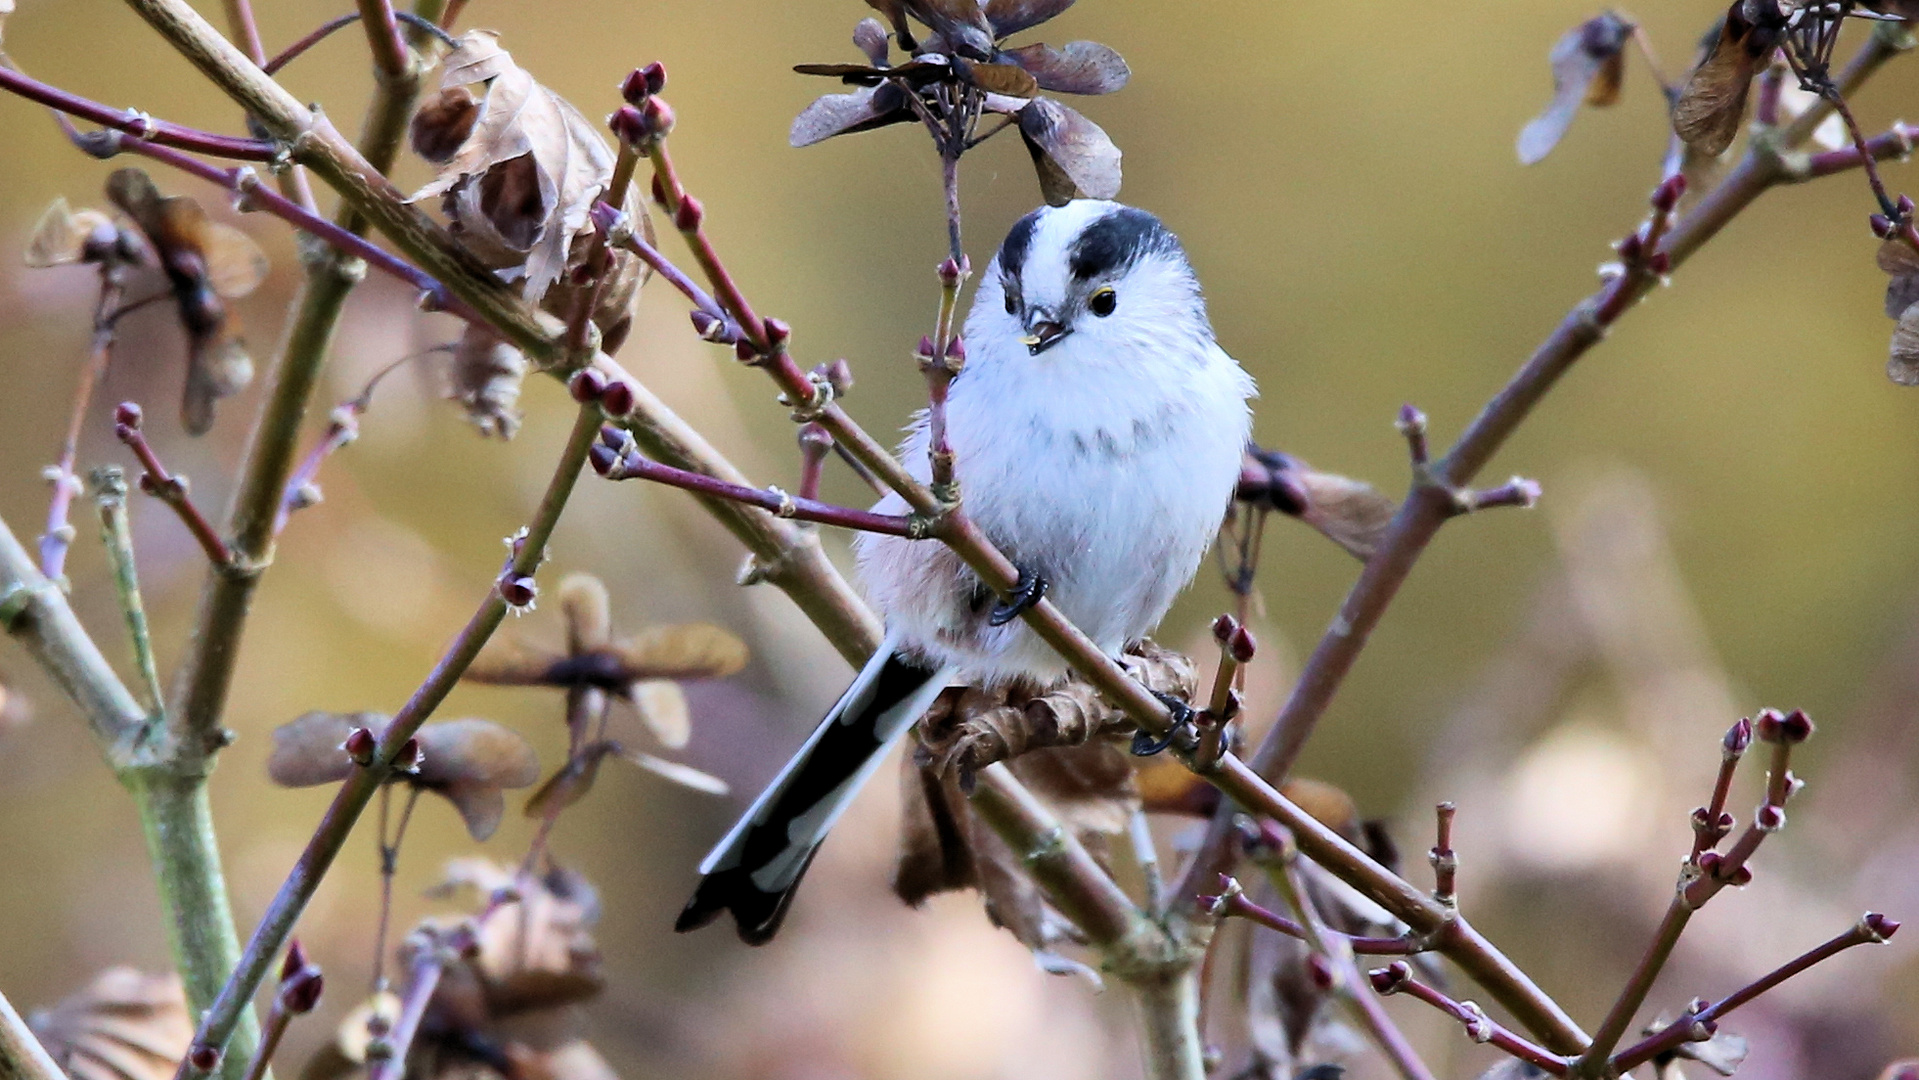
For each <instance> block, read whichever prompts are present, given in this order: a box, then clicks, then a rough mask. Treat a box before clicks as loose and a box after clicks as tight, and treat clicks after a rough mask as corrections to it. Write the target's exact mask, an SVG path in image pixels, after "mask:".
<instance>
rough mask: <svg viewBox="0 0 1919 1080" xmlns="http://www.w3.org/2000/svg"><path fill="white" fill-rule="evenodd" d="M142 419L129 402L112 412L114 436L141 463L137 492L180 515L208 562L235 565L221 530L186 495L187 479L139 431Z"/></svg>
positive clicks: (222, 566) (190, 496) (217, 565)
mask: <svg viewBox="0 0 1919 1080" xmlns="http://www.w3.org/2000/svg"><path fill="white" fill-rule="evenodd" d="M141 420H142V414H141V411H140V406H138V405H136V404H134V403H133V402H131V401H123V402H121V403H120V407H119V409H117V410H116V411H115V412H114V422H113V434H114V437H115V438H118V439H119V440H120V441H121V442H122V443H124V444H125V445H126V448H127V449H129V450H131V451H133V456H134V457H136V458H138V459H139V460H140V468H141V469H142V470H143V471H142V472H141V474H140V490H141V491H144V492H146V493H147V494H148V495H151V496H153V497H154V498H156V499H159V500H160V501H161V502H163V503H166V504H167V506H168V507H169V508H170V509H171V510H172V511H173V512H174V513H175V514H176V515H178V516H179V518H180V522H181V524H183V525H185V526H186V527H187V531H188V532H190V533H192V534H193V539H194V540H196V541H198V542H199V544H200V550H201V551H204V552H206V555H207V560H208V561H209V562H211V563H213V565H214V566H216V567H220V568H227V567H232V566H234V560H233V549H232V548H230V547H228V546H227V542H226V541H225V540H222V539H220V531H219V530H218V529H215V528H214V527H213V523H212V522H211V521H208V520H207V517H206V515H205V514H203V513H201V512H200V507H199V506H198V505H197V504H195V503H194V501H193V496H192V495H190V494H188V493H187V478H186V477H184V476H176V475H174V474H173V473H170V472H168V471H167V467H166V464H165V463H164V462H162V461H161V460H160V455H159V454H157V453H155V452H154V449H153V445H152V444H151V443H149V442H147V437H146V434H145V433H144V432H142V431H141V430H140V423H141Z"/></svg>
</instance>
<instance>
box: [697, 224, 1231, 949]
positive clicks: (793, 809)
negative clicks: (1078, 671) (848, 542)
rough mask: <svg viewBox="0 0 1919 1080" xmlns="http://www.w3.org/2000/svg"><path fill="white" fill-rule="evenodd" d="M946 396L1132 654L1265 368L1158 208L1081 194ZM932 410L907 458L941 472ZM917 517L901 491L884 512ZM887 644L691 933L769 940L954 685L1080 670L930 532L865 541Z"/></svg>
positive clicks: (987, 483)
mask: <svg viewBox="0 0 1919 1080" xmlns="http://www.w3.org/2000/svg"><path fill="white" fill-rule="evenodd" d="M965 337H966V347H967V362H966V367H965V370H964V371H962V372H961V374H960V375H959V377H958V378H957V379H956V380H955V381H954V382H953V384H952V387H951V389H950V392H949V394H948V398H947V407H946V408H947V412H946V423H947V432H948V440H949V441H950V443H951V444H952V448H953V452H954V471H955V474H956V476H957V478H958V480H959V484H960V492H961V498H962V503H963V505H964V507H965V510H966V512H967V514H969V515H970V516H971V517H972V518H973V520H974V521H975V522H976V523H977V524H978V525H979V527H980V529H981V530H982V531H983V532H984V533H985V534H986V536H987V537H988V538H989V539H991V540H992V541H993V543H994V544H995V545H996V546H998V547H999V548H1000V550H1001V551H1003V552H1005V553H1006V555H1007V556H1008V557H1009V558H1011V559H1012V560H1013V562H1014V563H1015V564H1016V565H1018V566H1019V567H1020V568H1021V570H1022V571H1023V572H1025V573H1028V574H1032V575H1037V576H1038V577H1040V578H1042V579H1044V581H1045V582H1046V585H1047V594H1046V595H1047V597H1048V598H1049V599H1051V600H1052V601H1053V602H1054V603H1056V604H1058V605H1059V606H1060V608H1061V610H1062V611H1064V612H1065V614H1066V616H1067V617H1068V618H1070V619H1071V620H1073V622H1075V623H1076V624H1078V625H1079V627H1080V628H1081V629H1082V630H1084V631H1085V632H1086V633H1087V634H1088V635H1090V636H1091V637H1092V639H1093V641H1094V642H1095V643H1097V644H1098V645H1099V647H1100V648H1102V649H1104V650H1106V651H1107V652H1109V653H1113V654H1117V653H1118V652H1119V651H1120V650H1121V649H1122V648H1124V647H1125V646H1126V644H1127V642H1129V641H1131V640H1133V639H1135V638H1138V637H1140V636H1141V635H1143V634H1146V633H1148V632H1149V631H1151V630H1152V629H1153V627H1154V626H1156V625H1157V624H1158V623H1159V620H1160V618H1161V616H1163V615H1165V614H1166V609H1167V608H1168V607H1169V606H1170V605H1171V604H1172V602H1173V598H1174V597H1175V596H1176V595H1177V594H1178V593H1179V591H1180V590H1181V589H1183V588H1185V586H1186V583H1187V582H1188V581H1190V580H1192V577H1193V573H1194V571H1195V570H1197V569H1198V567H1199V561H1200V559H1201V557H1202V556H1204V554H1205V552H1206V548H1207V546H1208V545H1209V544H1210V543H1211V542H1212V539H1213V536H1214V535H1215V533H1216V532H1217V531H1218V529H1219V525H1220V521H1221V519H1222V518H1223V516H1224V515H1225V513H1226V510H1227V508H1228V506H1229V505H1230V503H1231V500H1232V494H1233V488H1234V486H1235V485H1236V484H1237V483H1238V481H1239V466H1240V458H1241V454H1242V453H1243V451H1244V448H1245V445H1246V439H1247V436H1248V434H1249V430H1250V426H1251V416H1250V414H1249V412H1248V410H1247V405H1246V402H1247V399H1248V398H1250V397H1251V396H1252V395H1253V383H1252V380H1251V379H1250V378H1249V377H1248V376H1247V375H1246V373H1245V372H1244V371H1242V370H1241V369H1240V367H1239V365H1238V364H1237V363H1235V362H1234V361H1233V358H1232V357H1230V356H1228V355H1226V353H1225V352H1224V351H1223V350H1222V349H1220V347H1219V345H1218V343H1216V342H1215V341H1214V340H1213V328H1212V324H1211V323H1210V322H1209V321H1208V320H1207V318H1206V302H1205V299H1204V297H1203V296H1202V295H1201V293H1200V289H1199V283H1198V281H1197V280H1195V279H1194V277H1193V272H1192V268H1191V267H1190V266H1189V265H1188V264H1187V261H1186V255H1185V252H1184V251H1183V250H1182V249H1181V248H1180V246H1179V241H1178V240H1176V239H1174V237H1173V235H1172V234H1171V233H1169V232H1167V231H1166V230H1165V228H1164V227H1163V226H1161V225H1160V223H1159V221H1158V219H1156V218H1154V217H1153V216H1152V215H1150V214H1147V213H1145V212H1144V211H1140V210H1134V209H1132V208H1130V207H1124V206H1120V205H1119V204H1117V203H1111V202H1094V201H1079V202H1073V203H1069V204H1067V205H1066V206H1063V207H1049V208H1042V209H1040V210H1036V211H1034V212H1033V213H1032V214H1029V215H1027V216H1026V217H1025V218H1022V219H1021V220H1020V222H1019V224H1017V225H1015V226H1014V227H1013V230H1012V232H1011V233H1010V234H1009V235H1008V237H1007V240H1006V243H1005V244H1003V245H1002V246H1001V248H1000V251H999V254H997V255H996V256H995V257H994V259H993V261H992V263H991V264H990V265H988V266H987V268H986V271H985V273H984V274H983V275H982V276H981V278H980V283H979V289H978V292H977V293H976V295H975V297H974V300H973V308H972V311H971V313H970V314H969V315H968V317H967V320H966V328H965ZM927 439H928V434H927V425H926V417H925V416H924V415H922V416H920V417H919V418H918V419H917V420H916V421H915V423H914V424H913V426H912V427H911V428H910V429H909V431H908V434H907V438H906V442H905V445H904V446H903V448H902V450H901V454H902V456H903V458H904V459H905V461H906V462H907V465H908V468H910V469H911V470H912V472H913V474H914V475H915V476H916V477H918V478H919V479H920V480H921V481H922V482H926V481H927V480H928V479H929V477H930V473H931V468H930V465H929V463H928V461H927V455H926V449H927ZM876 509H878V510H879V511H880V512H882V513H892V514H902V513H905V512H906V510H907V506H906V504H905V502H904V501H903V500H902V499H900V498H899V497H898V496H888V497H887V498H885V499H883V500H881V502H880V504H879V506H878V507H877V508H876ZM857 550H858V555H859V566H860V573H861V577H862V578H863V579H864V581H865V583H866V586H867V591H868V593H869V594H870V596H871V597H872V600H873V602H874V604H875V605H876V606H877V607H878V608H879V610H880V613H881V614H882V615H883V616H884V617H885V619H886V627H887V636H886V643H885V644H884V645H882V646H881V648H880V650H879V652H878V653H877V654H875V656H874V657H873V659H872V661H871V662H870V663H868V664H867V666H866V668H865V670H863V671H861V672H860V674H859V677H858V678H857V679H856V680H854V683H853V686H852V687H851V688H850V689H848V690H847V692H846V694H845V695H844V696H843V697H841V699H840V701H839V703H838V704H836V705H834V707H833V709H832V711H831V712H829V713H828V714H827V716H826V718H825V719H824V720H823V721H821V723H820V725H819V727H817V728H816V729H815V730H814V732H813V734H812V736H811V737H810V738H809V739H808V740H807V742H806V745H805V746H803V747H801V749H800V752H799V753H798V754H797V755H795V756H794V758H793V760H792V761H791V762H789V763H788V764H787V766H786V768H785V769H784V770H782V771H781V773H780V775H779V776H778V777H777V778H775V779H774V781H773V783H772V784H770V785H769V786H768V787H767V789H766V790H765V791H764V792H762V793H761V795H760V796H759V798H758V799H757V800H755V801H754V803H753V805H752V807H750V808H749V809H748V810H747V812H746V814H745V816H744V817H743V818H742V819H741V820H740V821H739V823H738V824H737V825H735V826H734V827H733V829H732V830H731V831H730V832H729V833H728V834H727V836H726V838H725V839H723V840H721V841H720V843H719V845H718V846H717V847H715V848H714V849H713V852H712V853H711V854H710V855H708V856H707V858H706V860H705V861H704V862H703V863H702V864H701V867H700V870H701V873H702V874H704V875H705V876H704V878H703V879H702V880H701V882H700V886H699V888H698V889H697V890H696V891H695V893H694V895H693V898H692V899H691V900H690V901H688V903H687V905H686V908H685V909H684V910H683V911H682V912H681V913H680V918H679V921H678V922H677V923H676V924H675V926H676V929H679V930H690V929H693V928H695V927H698V926H701V925H704V924H705V923H706V922H708V921H710V920H711V919H713V918H714V917H716V916H717V915H718V914H719V913H720V912H721V911H727V910H730V911H731V912H732V913H733V916H734V919H735V921H736V922H737V924H738V929H739V932H740V936H741V937H742V938H744V939H745V940H746V941H748V942H751V943H754V944H758V943H761V942H764V941H766V940H768V939H770V938H771V937H772V936H773V934H774V932H775V931H776V930H777V929H778V928H779V924H780V921H781V919H782V918H784V916H785V912H786V908H787V905H788V904H789V903H790V902H791V900H792V897H793V894H794V890H796V889H797V888H798V887H799V881H800V877H801V875H802V874H804V873H805V871H806V867H807V865H808V864H809V863H810V862H811V860H812V857H813V854H814V852H815V851H817V850H818V847H819V845H820V843H821V842H822V841H823V840H824V839H825V838H826V834H827V831H828V830H830V829H831V828H832V827H833V823H834V822H835V821H836V820H838V818H839V816H840V814H841V813H842V812H844V811H845V809H846V807H847V806H848V805H849V804H850V803H851V802H852V799H853V797H854V795H855V794H856V793H857V792H858V790H859V788H860V786H861V785H862V784H863V783H865V781H866V780H867V778H868V777H870V776H871V775H872V773H873V771H874V769H875V768H876V767H877V765H878V763H879V761H880V759H881V758H882V757H883V756H884V754H885V752H886V750H887V748H888V746H890V745H891V743H892V742H893V741H894V740H896V739H897V738H898V737H899V736H900V735H902V734H904V733H905V732H906V731H907V730H908V729H909V728H910V727H911V726H912V724H913V722H914V721H915V720H917V719H918V718H919V716H920V714H921V713H922V712H924V711H925V709H926V708H927V707H928V705H929V704H930V703H931V702H932V700H933V698H934V697H935V696H936V695H937V694H938V693H939V691H940V690H941V689H942V688H943V687H945V686H946V685H948V683H949V682H952V681H954V680H956V679H957V680H960V681H964V682H969V683H980V684H997V683H1006V682H1011V681H1014V680H1026V681H1028V682H1032V683H1036V684H1039V685H1042V686H1043V685H1045V684H1048V683H1051V682H1053V681H1055V680H1056V679H1057V678H1058V677H1059V676H1060V675H1062V674H1064V672H1065V670H1066V664H1065V662H1064V661H1063V660H1062V659H1061V658H1060V657H1059V656H1058V654H1056V653H1054V652H1053V650H1052V648H1051V647H1050V646H1048V645H1047V644H1046V643H1045V642H1043V641H1042V640H1040V638H1039V637H1038V636H1037V635H1035V634H1034V633H1033V632H1032V631H1030V630H1028V629H1027V628H1026V626H1025V624H1024V623H1023V622H1021V621H1019V620H1013V621H1011V622H1008V623H1006V624H1005V625H1001V626H993V625H991V619H990V615H991V612H992V609H993V606H994V605H995V603H997V602H998V599H999V598H998V597H996V596H994V595H993V593H992V592H991V591H989V590H987V589H986V588H985V587H984V586H982V585H981V584H980V582H979V580H978V578H977V577H975V576H974V574H973V573H972V571H970V570H968V569H967V568H966V567H965V566H964V565H963V564H962V563H961V562H960V560H959V559H958V557H957V556H955V555H954V554H953V553H952V552H951V551H949V550H948V549H946V548H945V547H944V546H942V545H940V544H939V543H937V542H934V541H930V540H918V541H913V540H905V539H902V538H898V537H890V536H878V535H870V534H869V535H863V536H861V537H860V538H859V540H858V542H857Z"/></svg>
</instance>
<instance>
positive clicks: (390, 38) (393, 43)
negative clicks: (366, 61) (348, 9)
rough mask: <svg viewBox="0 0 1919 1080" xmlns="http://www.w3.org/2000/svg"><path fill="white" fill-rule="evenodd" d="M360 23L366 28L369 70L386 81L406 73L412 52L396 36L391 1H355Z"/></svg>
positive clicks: (398, 21)
mask: <svg viewBox="0 0 1919 1080" xmlns="http://www.w3.org/2000/svg"><path fill="white" fill-rule="evenodd" d="M356 2H357V3H358V4H359V8H360V21H361V22H362V23H364V24H365V25H366V37H367V47H368V49H369V50H370V51H371V52H372V53H373V67H374V70H376V71H378V72H379V73H380V74H381V75H383V76H385V77H386V78H389V79H392V78H398V77H400V76H403V75H405V74H406V70H407V67H408V66H409V65H411V64H412V63H413V50H412V49H410V48H408V47H407V43H406V38H405V37H404V36H403V35H401V33H400V20H398V19H396V18H394V17H393V0H356Z"/></svg>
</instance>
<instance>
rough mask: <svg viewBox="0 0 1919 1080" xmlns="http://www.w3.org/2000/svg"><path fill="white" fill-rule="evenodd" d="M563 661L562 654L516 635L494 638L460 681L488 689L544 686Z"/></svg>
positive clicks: (475, 658)
mask: <svg viewBox="0 0 1919 1080" xmlns="http://www.w3.org/2000/svg"><path fill="white" fill-rule="evenodd" d="M565 659H566V656H565V654H563V653H560V652H556V651H554V650H552V649H542V648H539V647H537V646H534V645H530V644H528V643H527V642H525V641H524V640H522V639H521V638H520V637H519V636H518V635H513V636H509V637H501V636H499V635H495V636H494V637H493V639H492V640H491V641H488V642H487V643H486V647H485V648H482V649H481V650H480V655H479V656H477V657H474V659H473V663H471V664H469V665H468V666H467V669H466V673H465V674H463V675H461V676H460V678H462V679H465V680H466V681H467V682H476V683H485V684H487V685H490V686H544V685H548V679H547V673H548V672H549V671H551V670H552V668H553V665H555V664H557V663H560V662H561V661H563V660H565Z"/></svg>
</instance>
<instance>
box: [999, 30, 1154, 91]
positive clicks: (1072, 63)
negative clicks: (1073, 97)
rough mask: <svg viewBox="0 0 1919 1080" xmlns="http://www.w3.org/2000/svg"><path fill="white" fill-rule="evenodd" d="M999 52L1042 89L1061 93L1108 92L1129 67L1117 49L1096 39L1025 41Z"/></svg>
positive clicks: (1126, 74) (1123, 80)
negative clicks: (1052, 42) (1056, 44)
mask: <svg viewBox="0 0 1919 1080" xmlns="http://www.w3.org/2000/svg"><path fill="white" fill-rule="evenodd" d="M1001 55H1003V56H1005V57H1007V58H1009V59H1011V60H1012V61H1013V62H1014V63H1016V64H1018V65H1019V66H1020V67H1022V68H1025V69H1026V70H1027V71H1028V72H1029V73H1031V74H1032V76H1033V78H1034V79H1035V80H1036V81H1037V82H1038V84H1039V88H1040V89H1041V90H1051V91H1054V92H1055V93H1060V94H1110V93H1112V92H1113V91H1115V90H1118V89H1119V88H1120V87H1123V86H1125V85H1126V80H1127V79H1129V78H1131V77H1132V74H1133V73H1132V70H1131V69H1130V68H1128V67H1127V66H1126V61H1125V59H1123V58H1122V57H1121V56H1120V55H1119V53H1117V52H1114V51H1113V50H1112V49H1109V48H1107V47H1106V46H1104V45H1101V44H1100V43H1099V42H1097V41H1069V42H1067V43H1066V44H1065V45H1062V46H1060V47H1059V48H1057V49H1055V48H1053V47H1052V46H1051V45H1026V46H1023V47H1021V48H1017V49H1009V50H1007V51H1006V52H1004V53H1002V54H1001Z"/></svg>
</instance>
